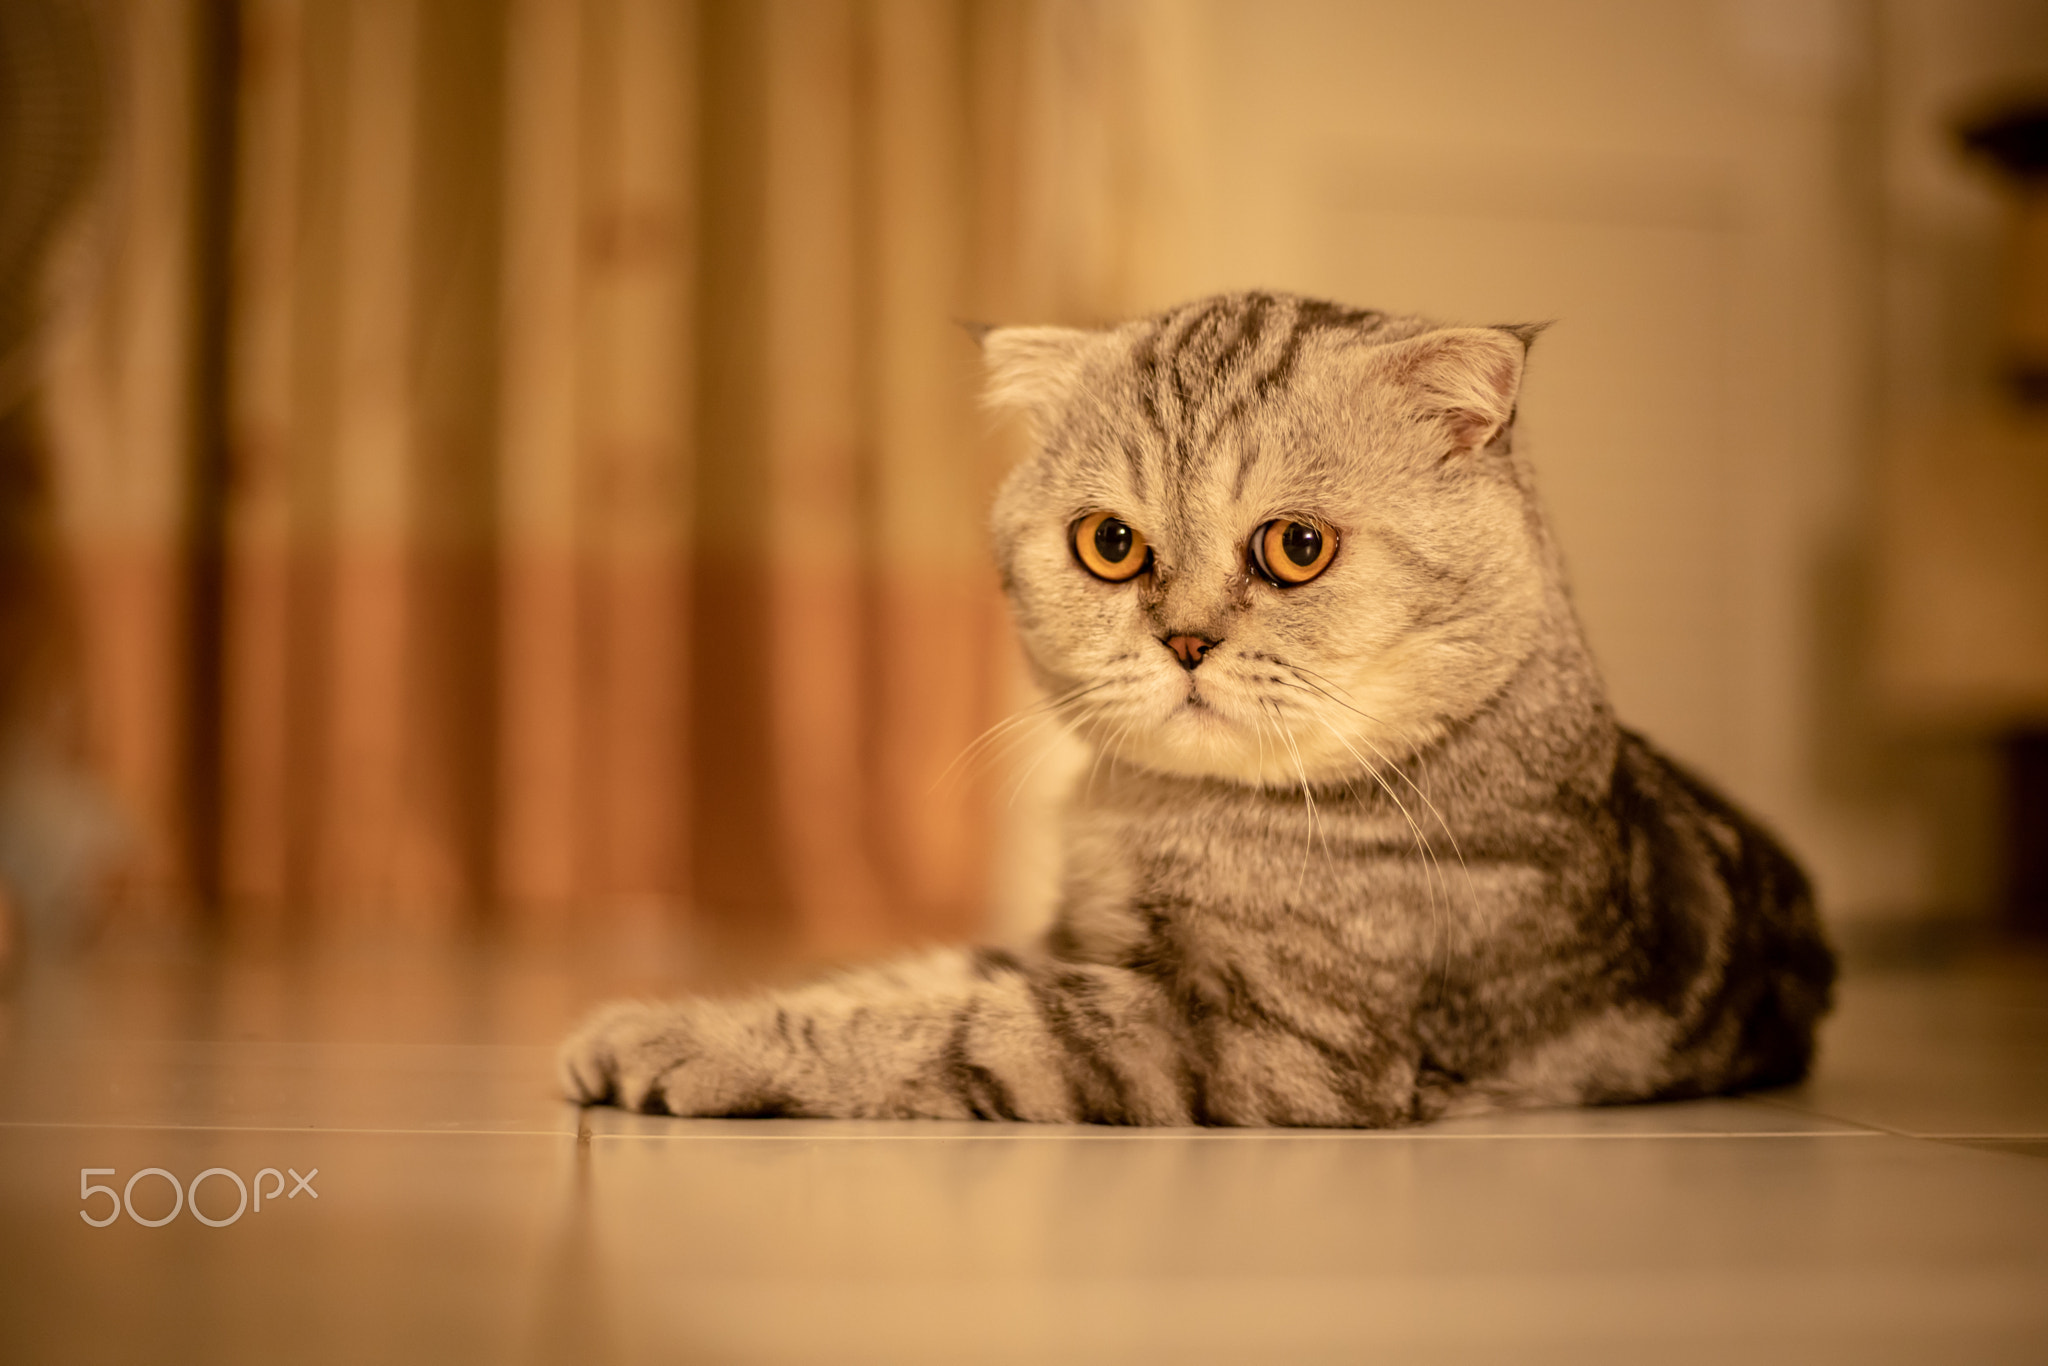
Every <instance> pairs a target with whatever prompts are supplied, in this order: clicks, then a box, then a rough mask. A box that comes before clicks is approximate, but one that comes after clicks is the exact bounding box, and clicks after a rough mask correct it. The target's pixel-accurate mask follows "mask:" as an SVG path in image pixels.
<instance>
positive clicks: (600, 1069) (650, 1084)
mask: <svg viewBox="0 0 2048 1366" xmlns="http://www.w3.org/2000/svg"><path fill="white" fill-rule="evenodd" d="M680 1023H681V1022H680V1021H679V1020H677V1019H676V1018H675V1012H674V1010H673V1008H672V1007H669V1008H665V1007H662V1006H657V1005H650V1004H648V1003H646V1002H642V1001H617V1002H614V1003H612V1004H611V1005H608V1006H603V1007H600V1008H599V1009H598V1010H596V1011H594V1012H592V1013H591V1015H590V1016H589V1017H588V1018H586V1019H585V1020H584V1022H583V1024H582V1025H581V1026H579V1027H578V1028H577V1030H576V1032H575V1033H573V1034H571V1035H570V1036H569V1039H568V1041H567V1042H566V1043H564V1044H563V1045H562V1049H561V1052H560V1053H559V1054H558V1055H557V1057H556V1064H557V1067H558V1069H559V1075H560V1079H561V1084H562V1092H563V1094H564V1095H566V1096H567V1097H568V1098H569V1099H570V1100H572V1101H574V1102H576V1103H577V1104H578V1105H618V1106H621V1107H623V1108H625V1109H628V1110H640V1111H643V1112H645V1113H648V1114H665V1113H667V1112H668V1106H667V1103H666V1101H665V1098H664V1097H663V1095H662V1093H661V1088H660V1086H659V1082H660V1079H661V1077H662V1075H663V1074H664V1073H666V1072H668V1071H669V1070H670V1069H672V1068H673V1067H674V1066H675V1065H676V1064H677V1063H678V1062H679V1061H681V1060H682V1058H683V1055H684V1054H685V1053H686V1052H687V1049H686V1048H685V1047H684V1046H683V1042H682V1038H681V1032H682V1031H681V1029H680V1027H679V1026H680Z"/></svg>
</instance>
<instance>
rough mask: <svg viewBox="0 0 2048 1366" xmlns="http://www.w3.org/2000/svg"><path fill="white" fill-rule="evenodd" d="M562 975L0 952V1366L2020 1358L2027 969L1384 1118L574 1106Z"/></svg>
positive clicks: (2041, 1171) (2046, 1287)
mask: <svg viewBox="0 0 2048 1366" xmlns="http://www.w3.org/2000/svg"><path fill="white" fill-rule="evenodd" d="M592 981H593V979H592V978H591V977H590V976H589V975H588V974H585V975H583V976H580V977H579V976H578V975H577V974H575V973H574V972H568V971H563V970H560V969H559V967H558V966H557V967H555V968H549V967H541V968H535V967H533V966H531V965H522V964H517V963H511V964H508V963H506V962H503V961H481V960H479V961H463V962H459V963H451V962H450V961H448V960H440V961H438V962H436V963H433V964H428V965H424V966H423V965H421V964H419V963H416V962H412V961H410V960H404V961H398V960H387V959H380V958H378V957H376V956H374V955H372V956H368V957H362V956H358V957H356V958H354V959H351V960H348V961H346V962H343V963H340V964H337V963H334V962H323V963H319V964H315V965H312V966H308V965H306V964H303V963H302V964H299V965H297V966H293V967H279V966H276V965H267V966H266V965H246V964H244V965H229V966H225V967H223V966H221V965H214V964H205V963H199V964H195V963H193V962H192V961H190V960H180V961H177V962H169V961H166V962H155V961H151V960H148V959H147V958H143V959H130V960H124V961H122V962H119V963H115V964H112V965H108V964H95V963H85V964H72V965H69V966H66V967H50V966H44V967H40V968H37V969H34V970H32V971H31V973H30V974H29V976H28V978H27V979H26V980H24V981H22V982H20V983H18V984H17V985H16V987H15V988H14V989H13V990H12V992H11V993H10V994H8V995H7V996H6V997H5V998H4V999H0V1359H4V1360H7V1361H35V1362H42V1361H49V1362H58V1361H62V1362H74V1361H106V1362H124V1363H125V1362H141V1361H166V1362H169V1361H177V1362H199V1361H206V1362H216V1361H218V1362H240V1361H249V1362H258V1361H261V1362H278V1361H333V1362H367V1361H379V1362H405V1361H448V1360H479V1361H573V1362H593V1363H596V1362H610V1361H620V1362H640V1361H647V1362H656V1361H663V1362H666V1361H707V1362H833V1363H837V1362H877V1363H908V1362H925V1361H933V1362H940V1361H943V1362H969V1361H973V1362H981V1361H999V1362H1011V1361H1015V1362H1046V1361H1061V1362H1065V1361H1083V1362H1095V1361H1101V1362H1143V1361H1167V1362H1183V1361H1185V1362H1212V1361H1213V1362H1316V1361H1345V1362H1353V1361H1368V1360H1370V1361H1400V1362H1407V1361H1417V1362H1466V1361H1471V1362H1482V1361H1483V1362H1516V1363H1521V1362H1571V1363H1595V1362H1605V1361H1616V1362H1621V1361H1626V1362H1632V1363H1636V1362H1659V1363H1663V1362H1729V1361H1742V1362H1744V1363H1756V1362H1802V1363H1805V1362H1834V1361H1842V1362H1852V1361H1853V1362H1859V1363H1861V1362H1893V1361H1897V1362H1909V1361H1910V1362H1922V1361H1941V1362H1974V1361H1984V1362H1993V1361H1996V1362H2043V1361H2048V1160H2044V1159H2048V962H2044V961H2043V960H2041V959H2039V958H2033V959H2025V958H2019V957H2012V958H2007V959H2005V960H2003V961H2000V960H1995V959H1985V960H1980V961H1976V962H1973V963H1971V964H1968V965H1963V966H1957V967H1952V968H1949V969H1947V970H1943V971H1939V972H1913V973H1906V972H1891V973H1864V974H1854V973H1852V974H1851V975H1850V976H1849V978H1848V979H1847V981H1846V983H1845V988H1844V992H1843V1003H1842V1008H1841V1010H1840V1011H1839V1013H1838V1015H1837V1016H1836V1018H1835V1020H1834V1021H1833V1022H1832V1023H1831V1025H1830V1026H1829V1030H1828V1034H1827V1036H1826V1053H1825V1058H1824V1061H1823V1063H1822V1066H1821V1068H1820V1071H1819V1073H1818V1075H1817V1076H1816V1077H1815V1078H1814V1080H1813V1081H1811V1082H1810V1083H1808V1084H1807V1085H1806V1086H1804V1087H1802V1088H1800V1089H1798V1090H1796V1091H1791V1092H1781V1093H1775V1094H1772V1095H1768V1096H1757V1097H1748V1098H1743V1099H1736V1100H1717V1101H1705V1102H1699V1103H1694V1104H1685V1105H1671V1106H1646V1107H1637V1108H1626V1109H1610V1110H1599V1111H1581V1112H1543V1113H1532V1114H1521V1115H1513V1116H1506V1117H1499V1118H1490V1119H1485V1120H1468V1121H1460V1122H1456V1123H1449V1124H1442V1125H1437V1126H1433V1127H1430V1128H1425V1129H1419V1130H1412V1131H1404V1132H1400V1133H1381V1134H1375V1133H1330V1132H1290V1133H1244V1132H1216V1131H1156V1132H1139V1131H1122V1130H1106V1129H1057V1128H1034V1127H1030V1126H1013V1125H941V1124H833V1123H818V1122H798V1121H721V1122H703V1121H684V1120H670V1119H655V1118H646V1117H639V1116H629V1115H622V1114H619V1113H617V1112H613V1111H590V1112H578V1111H577V1110H575V1109H573V1108H571V1107H569V1106H567V1105H564V1104H561V1103H560V1102H558V1101H556V1100H555V1099H554V1098H553V1097H552V1096H551V1094H550V1092H549V1087H548V1076H549V1067H548V1061H549V1052H550V1050H549V1049H548V1047H547V1040H549V1039H551V1038H552V1037H553V1036H554V1034H555V1033H556V1032H557V1031H558V1030H559V1028H560V1027H561V1025H562V1024H563V1023H564V1022H565V1021H566V1020H567V1019H568V1018H569V1017H570V1016H571V1015H572V1014H573V1013H574V1010H575V1009H576V1007H577V1006H578V1005H579V1004H580V1002H581V999H582V997H583V995H584V994H585V993H586V991H588V990H590V989H592ZM604 985H612V984H611V983H607V984H604ZM596 989H600V990H601V989H604V987H603V986H599V987H597V988H596ZM88 1169H91V1174H88V1175H84V1176H81V1173H82V1172H85V1171H87V1170H88ZM145 1169H157V1171H154V1172H150V1173H149V1174H146V1175H142V1176H137V1175H136V1174H137V1173H138V1172H144V1171H145ZM214 1169H223V1171H224V1173H226V1174H221V1173H218V1172H217V1173H215V1174H213V1175H210V1176H207V1177H206V1178H205V1180H204V1181H202V1182H199V1183H198V1185H197V1187H196V1188H194V1187H193V1180H194V1178H195V1177H198V1176H200V1174H201V1173H203V1172H209V1171H213V1170H214ZM264 1169H274V1170H275V1171H276V1172H277V1173H278V1175H277V1176H276V1177H275V1178H272V1177H270V1176H261V1177H259V1173H260V1172H262V1171H264ZM287 1172H290V1173H292V1174H294V1176H295V1177H306V1178H308V1180H307V1184H306V1185H305V1186H304V1187H302V1188H299V1189H297V1190H296V1192H295V1193H291V1194H286V1192H291V1191H293V1188H294V1185H295V1184H296V1183H295V1180H294V1179H293V1177H287V1176H286V1175H285V1173H287ZM315 1172H317V1175H315V1174H313V1173H315ZM159 1173H168V1174H169V1176H168V1177H166V1176H165V1175H162V1174H159ZM131 1178H132V1179H133V1183H134V1184H132V1185H129V1183H130V1181H131ZM171 1178H175V1179H176V1180H177V1181H178V1182H179V1183H181V1185H182V1186H184V1187H186V1188H188V1189H195V1190H196V1193H195V1197H194V1198H195V1200H196V1205H197V1213H199V1214H204V1215H205V1216H206V1217H207V1218H208V1219H212V1220H216V1221H225V1220H227V1219H228V1216H230V1215H231V1214H233V1213H234V1211H235V1209H236V1207H237V1204H238V1199H239V1196H238V1187H237V1184H236V1181H237V1179H239V1180H240V1181H241V1183H242V1185H244V1186H248V1185H251V1184H252V1183H253V1185H254V1186H255V1188H256V1189H258V1190H261V1191H262V1192H263V1193H264V1203H263V1207H262V1209H261V1210H260V1211H257V1210H255V1209H254V1208H245V1209H244V1211H243V1213H242V1214H241V1215H240V1216H239V1217H238V1218H236V1219H234V1221H233V1222H231V1223H223V1224H222V1226H219V1227H214V1226H210V1225H209V1224H207V1223H205V1222H201V1221H200V1220H199V1219H198V1218H195V1217H194V1212H193V1211H192V1210H190V1209H184V1208H179V1210H178V1212H177V1214H176V1216H175V1217H172V1218H170V1219H169V1220H168V1221H166V1222H163V1223H162V1224H161V1225H159V1226H155V1227H148V1226H144V1225H143V1224H142V1223H141V1222H138V1216H139V1219H142V1220H153V1219H158V1218H161V1217H162V1216H164V1215H165V1214H167V1213H169V1212H170V1211H171V1210H172V1209H173V1208H174V1206H173V1194H172V1190H171V1180H170V1179H171ZM82 1185H111V1186H112V1187H113V1188H114V1189H115V1190H116V1191H117V1192H118V1191H119V1190H120V1189H121V1188H122V1187H127V1189H128V1207H127V1208H126V1209H124V1212H123V1213H122V1214H121V1216H120V1217H119V1218H117V1219H115V1220H113V1221H112V1222H110V1223H108V1224H107V1226H105V1227H94V1226H92V1225H90V1224H88V1223H87V1222H86V1221H85V1220H84V1219H82V1218H81V1217H80V1215H81V1212H83V1213H85V1214H88V1215H90V1216H91V1217H93V1218H94V1219H102V1218H104V1217H105V1216H106V1215H107V1214H108V1213H109V1212H110V1211H111V1210H113V1209H114V1208H115V1197H114V1196H110V1195H107V1194H102V1193H94V1194H92V1195H91V1196H89V1197H86V1198H84V1199H83V1200H81V1198H80V1191H81V1186H82ZM273 1186H275V1187H277V1188H278V1189H277V1190H275V1191H273V1190H272V1187H273ZM180 1199H181V1200H182V1199H183V1193H182V1192H181V1193H180ZM251 1204H252V1205H253V1199H252V1201H251Z"/></svg>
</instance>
